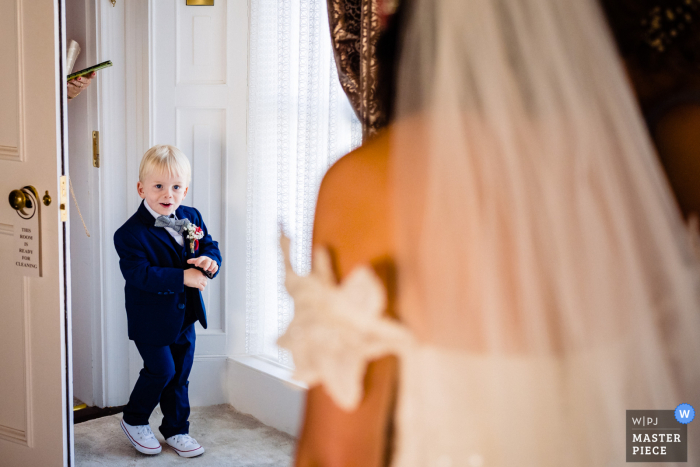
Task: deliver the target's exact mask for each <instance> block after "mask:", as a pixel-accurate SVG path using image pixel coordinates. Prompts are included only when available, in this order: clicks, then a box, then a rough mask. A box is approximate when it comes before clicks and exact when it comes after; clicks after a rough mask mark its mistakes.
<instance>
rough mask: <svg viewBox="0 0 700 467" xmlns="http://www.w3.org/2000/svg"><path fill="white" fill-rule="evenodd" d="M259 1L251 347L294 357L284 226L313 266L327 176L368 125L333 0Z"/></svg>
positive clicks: (253, 60) (253, 55)
mask: <svg viewBox="0 0 700 467" xmlns="http://www.w3.org/2000/svg"><path fill="white" fill-rule="evenodd" d="M250 9H251V18H250V72H249V73H250V74H249V100H248V212H247V229H248V231H247V258H246V261H247V265H246V270H247V278H246V280H247V284H246V287H247V293H246V303H247V305H246V351H247V353H248V354H251V355H258V356H261V357H265V358H268V359H271V360H273V361H275V362H278V363H280V364H283V365H287V366H291V365H292V362H291V360H290V358H289V356H288V354H287V352H286V351H284V350H282V349H279V348H278V347H277V345H276V344H275V342H276V340H277V337H278V336H279V335H281V334H282V333H283V332H284V330H285V329H286V328H287V325H288V324H289V322H290V320H291V318H292V315H293V303H292V302H291V300H290V298H289V296H288V295H287V292H286V290H285V288H284V283H283V278H284V261H283V257H282V254H281V251H280V248H279V243H278V236H279V232H280V228H281V229H284V231H285V232H286V233H287V235H288V236H290V238H291V239H292V261H293V264H294V267H295V269H296V270H297V272H298V273H300V274H306V273H307V272H308V271H309V269H310V259H311V234H312V229H313V218H314V210H315V206H316V198H317V195H318V188H319V185H320V182H321V179H322V177H323V175H324V174H325V172H326V170H328V168H329V167H330V166H331V164H333V163H334V162H335V161H336V160H337V159H338V158H339V157H340V156H342V155H344V154H346V153H348V152H349V151H350V150H352V149H353V148H355V147H357V146H359V144H360V143H361V135H362V129H361V126H360V123H359V121H358V120H357V119H356V117H355V115H354V113H353V111H352V109H351V107H350V104H349V103H348V100H347V98H346V97H345V94H344V93H343V90H342V88H341V87H340V83H339V81H338V75H337V70H336V67H335V63H334V61H333V55H332V49H331V42H330V32H329V30H328V19H327V18H328V16H327V13H326V1H325V0H293V1H292V0H251V3H250Z"/></svg>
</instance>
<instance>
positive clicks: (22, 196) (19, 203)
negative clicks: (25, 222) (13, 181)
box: [9, 185, 39, 219]
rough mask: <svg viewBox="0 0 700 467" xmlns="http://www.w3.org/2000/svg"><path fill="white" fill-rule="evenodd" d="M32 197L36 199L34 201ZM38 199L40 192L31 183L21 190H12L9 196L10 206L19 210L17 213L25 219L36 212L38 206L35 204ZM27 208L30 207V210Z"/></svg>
mask: <svg viewBox="0 0 700 467" xmlns="http://www.w3.org/2000/svg"><path fill="white" fill-rule="evenodd" d="M32 195H33V196H32ZM32 199H33V200H34V201H32ZM38 199H39V194H38V193H37V191H36V188H34V187H33V186H31V185H28V186H25V187H24V188H22V189H21V190H12V191H11V192H10V196H9V201H10V206H12V209H14V210H15V211H17V214H19V215H20V217H23V218H25V219H27V218H31V217H32V216H33V215H34V212H35V211H36V206H35V205H34V204H35V203H36V200H38ZM25 209H28V210H29V211H30V212H26V211H25Z"/></svg>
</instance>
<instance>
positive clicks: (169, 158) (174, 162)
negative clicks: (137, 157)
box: [139, 144, 192, 185]
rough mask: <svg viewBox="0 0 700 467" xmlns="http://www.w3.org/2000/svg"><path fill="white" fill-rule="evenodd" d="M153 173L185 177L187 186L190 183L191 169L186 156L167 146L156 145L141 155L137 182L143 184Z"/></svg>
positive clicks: (173, 147)
mask: <svg viewBox="0 0 700 467" xmlns="http://www.w3.org/2000/svg"><path fill="white" fill-rule="evenodd" d="M153 172H159V173H167V174H169V175H170V176H178V175H179V176H182V177H185V179H186V180H187V184H188V185H189V184H190V182H191V181H192V169H191V167H190V161H189V160H187V156H185V153H183V152H182V151H180V150H179V149H178V148H176V147H175V146H170V145H169V144H157V145H155V146H153V147H152V148H151V149H149V150H148V151H146V154H144V155H143V159H141V165H140V166H139V181H140V182H141V183H144V180H145V179H146V177H147V176H148V175H150V174H152V173H153Z"/></svg>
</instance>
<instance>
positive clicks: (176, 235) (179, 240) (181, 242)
mask: <svg viewBox="0 0 700 467" xmlns="http://www.w3.org/2000/svg"><path fill="white" fill-rule="evenodd" d="M143 204H144V205H145V206H146V209H148V212H150V213H151V214H153V217H155V218H156V219H158V218H159V217H160V216H162V214H158V213H157V212H155V211H154V210H153V208H151V207H150V206H149V205H148V201H146V200H145V199H144V200H143ZM170 217H172V218H173V219H175V220H177V216H176V215H175V213H172V214H170ZM163 228H164V229H165V230H167V231H168V233H169V234H170V236H171V237H173V238H174V239H175V241H176V242H177V243H178V245H180V246H185V239H184V238H182V234H181V233H178V232H177V231H176V230H173V229H171V228H170V227H163Z"/></svg>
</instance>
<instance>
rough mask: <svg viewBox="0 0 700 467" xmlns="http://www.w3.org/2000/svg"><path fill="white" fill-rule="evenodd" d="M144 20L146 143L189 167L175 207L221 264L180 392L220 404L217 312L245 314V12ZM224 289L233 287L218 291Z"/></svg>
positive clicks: (176, 7) (182, 5)
mask: <svg viewBox="0 0 700 467" xmlns="http://www.w3.org/2000/svg"><path fill="white" fill-rule="evenodd" d="M149 14H150V15H151V17H150V28H151V29H150V31H149V36H150V37H151V41H152V42H151V49H150V52H149V53H150V54H151V55H150V57H149V58H150V61H151V73H152V75H151V77H150V79H151V86H150V88H151V92H152V96H151V99H152V100H151V103H152V109H151V112H152V120H151V122H150V124H151V128H150V130H151V131H150V135H151V138H150V139H151V143H152V144H156V143H158V144H173V145H176V146H178V147H179V148H180V149H182V150H183V151H184V153H185V154H186V155H187V157H188V158H189V160H190V163H191V164H192V183H191V185H190V190H189V192H188V195H187V197H186V198H185V200H184V201H183V204H185V205H188V206H194V207H196V208H197V209H198V210H199V211H200V212H201V213H202V216H203V218H204V221H205V222H206V224H207V227H208V229H209V232H210V233H211V235H212V237H213V238H214V239H215V240H217V241H218V242H219V248H220V249H221V251H222V253H223V255H224V266H223V269H222V273H221V274H220V275H219V276H218V277H217V278H216V279H215V280H213V281H210V282H209V285H208V286H207V288H206V290H205V291H204V293H203V297H204V302H205V305H206V308H207V321H208V325H209V327H208V329H207V330H203V329H202V328H201V326H199V324H197V349H196V354H195V363H194V366H193V369H192V376H191V377H190V387H189V390H190V399H191V402H192V404H193V405H211V404H216V403H221V402H224V401H225V396H224V394H223V392H221V388H223V387H225V381H223V380H222V378H223V375H224V374H225V365H226V355H227V354H228V353H229V351H230V350H231V349H229V348H227V346H228V345H230V344H231V338H232V336H231V331H232V330H233V328H234V327H235V328H237V329H239V330H240V332H241V333H243V332H244V327H243V326H235V325H232V323H231V322H227V315H226V313H225V310H226V309H227V308H229V309H232V308H239V309H244V308H243V307H244V304H245V301H244V300H245V288H244V287H241V286H240V285H239V284H244V281H245V264H246V263H245V215H246V204H245V203H246V191H245V187H246V165H245V163H246V158H247V154H246V133H245V132H246V110H247V105H246V98H247V67H246V64H247V53H248V42H247V21H248V17H247V2H246V1H240V0H216V1H215V2H214V5H213V6H188V5H187V4H186V2H185V1H184V0H182V1H175V0H169V1H157V2H156V1H153V2H152V3H151V10H150V11H149ZM137 158H140V155H137ZM132 167H138V161H137V160H134V162H133V163H132ZM134 201H135V202H138V201H140V200H136V199H135V200H134ZM134 209H135V208H134ZM229 280H236V281H237V282H236V285H237V286H234V287H230V288H228V291H227V287H224V283H226V284H229V282H228V281H229ZM241 292H242V293H241ZM241 304H242V305H241ZM241 340H243V339H241ZM132 374H134V372H133V371H132Z"/></svg>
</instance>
